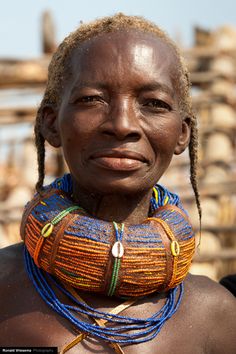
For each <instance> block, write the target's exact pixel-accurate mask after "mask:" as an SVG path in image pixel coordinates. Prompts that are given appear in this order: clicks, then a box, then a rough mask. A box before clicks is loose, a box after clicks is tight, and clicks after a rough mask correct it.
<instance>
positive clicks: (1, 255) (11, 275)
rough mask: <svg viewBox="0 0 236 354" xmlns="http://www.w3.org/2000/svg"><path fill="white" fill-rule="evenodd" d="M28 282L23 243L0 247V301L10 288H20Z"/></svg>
mask: <svg viewBox="0 0 236 354" xmlns="http://www.w3.org/2000/svg"><path fill="white" fill-rule="evenodd" d="M26 283H28V277H27V274H26V272H25V266H24V248H23V243H18V244H15V245H13V246H9V247H6V248H2V249H0V293H1V296H0V301H1V300H3V298H4V294H5V297H6V296H8V293H9V292H10V291H11V290H13V289H14V290H15V291H17V290H18V289H22V286H23V285H24V284H26Z"/></svg>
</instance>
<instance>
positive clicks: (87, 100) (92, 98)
mask: <svg viewBox="0 0 236 354" xmlns="http://www.w3.org/2000/svg"><path fill="white" fill-rule="evenodd" d="M102 101H103V99H102V98H101V97H100V96H97V95H93V96H82V97H79V98H77V99H76V100H74V103H90V104H91V103H96V102H102Z"/></svg>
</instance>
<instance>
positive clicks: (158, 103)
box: [144, 98, 172, 112]
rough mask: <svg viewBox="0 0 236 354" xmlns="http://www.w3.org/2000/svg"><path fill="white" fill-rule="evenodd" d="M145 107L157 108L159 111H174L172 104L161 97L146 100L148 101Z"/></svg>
mask: <svg viewBox="0 0 236 354" xmlns="http://www.w3.org/2000/svg"><path fill="white" fill-rule="evenodd" d="M144 106H145V107H150V108H151V109H154V110H157V111H168V112H170V111H172V108H171V106H170V105H169V104H168V103H166V102H164V101H162V100H159V99H156V98H152V99H148V100H146V102H145V103H144Z"/></svg>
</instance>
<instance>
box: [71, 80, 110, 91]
mask: <svg viewBox="0 0 236 354" xmlns="http://www.w3.org/2000/svg"><path fill="white" fill-rule="evenodd" d="M86 88H92V89H98V90H105V89H107V88H108V84H106V83H103V82H85V81H84V82H79V83H78V84H77V85H75V86H74V87H73V88H72V90H71V94H73V93H74V92H76V91H77V90H81V89H86Z"/></svg>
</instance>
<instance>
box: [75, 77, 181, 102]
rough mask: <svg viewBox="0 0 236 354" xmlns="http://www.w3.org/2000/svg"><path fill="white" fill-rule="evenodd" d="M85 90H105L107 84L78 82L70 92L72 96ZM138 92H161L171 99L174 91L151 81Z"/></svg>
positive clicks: (107, 86)
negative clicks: (78, 91)
mask: <svg viewBox="0 0 236 354" xmlns="http://www.w3.org/2000/svg"><path fill="white" fill-rule="evenodd" d="M83 88H84V89H85V88H92V89H98V90H106V89H108V88H109V84H108V83H104V82H99V81H97V82H89V81H88V82H86V81H84V82H80V83H78V85H75V86H74V87H73V88H72V90H71V94H73V93H74V92H76V91H77V90H81V89H83ZM138 91H139V92H143V91H161V92H164V93H166V94H168V95H170V96H171V97H172V98H174V90H173V89H171V88H170V87H169V86H167V85H165V84H162V83H160V82H157V81H152V82H149V83H147V84H144V85H141V86H140V88H139V89H138Z"/></svg>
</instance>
